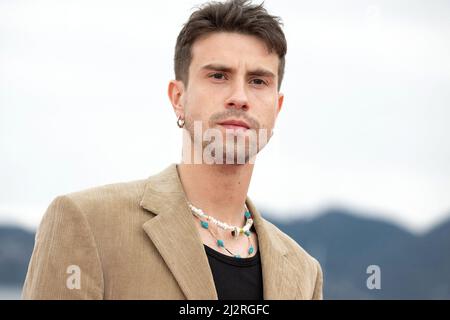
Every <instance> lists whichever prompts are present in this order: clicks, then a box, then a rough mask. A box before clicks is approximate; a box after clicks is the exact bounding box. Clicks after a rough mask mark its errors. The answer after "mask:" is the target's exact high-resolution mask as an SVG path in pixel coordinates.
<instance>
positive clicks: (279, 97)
mask: <svg viewBox="0 0 450 320" xmlns="http://www.w3.org/2000/svg"><path fill="white" fill-rule="evenodd" d="M283 101H284V94H283V93H279V94H278V104H277V115H276V116H277V117H278V114H279V113H280V111H281V108H282V107H283Z"/></svg>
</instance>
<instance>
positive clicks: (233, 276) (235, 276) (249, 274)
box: [204, 244, 264, 300]
mask: <svg viewBox="0 0 450 320" xmlns="http://www.w3.org/2000/svg"><path fill="white" fill-rule="evenodd" d="M204 247H205V251H206V255H207V257H208V260H209V265H210V266H211V271H212V274H213V278H214V283H215V285H216V290H217V296H218V298H219V300H263V299H264V298H263V297H264V296H263V280H262V271H261V257H260V254H259V250H257V251H256V254H255V255H254V256H253V257H250V258H235V257H231V256H227V255H225V254H222V253H220V252H218V251H216V250H214V249H212V248H210V247H208V246H207V245H205V244H204Z"/></svg>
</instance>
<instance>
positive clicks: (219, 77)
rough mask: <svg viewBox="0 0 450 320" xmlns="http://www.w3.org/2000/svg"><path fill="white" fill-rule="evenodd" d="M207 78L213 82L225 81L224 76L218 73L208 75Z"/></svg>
mask: <svg viewBox="0 0 450 320" xmlns="http://www.w3.org/2000/svg"><path fill="white" fill-rule="evenodd" d="M208 77H209V78H213V79H215V80H226V77H225V74H223V73H220V72H216V73H213V74H210V75H209V76H208Z"/></svg>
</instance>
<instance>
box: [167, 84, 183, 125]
mask: <svg viewBox="0 0 450 320" xmlns="http://www.w3.org/2000/svg"><path fill="white" fill-rule="evenodd" d="M167 93H168V95H169V100H170V103H172V107H173V111H174V112H175V114H176V116H177V118H179V117H180V116H181V117H182V118H184V105H183V99H182V98H183V94H184V84H183V82H182V81H179V80H172V81H170V82H169V88H168V90H167Z"/></svg>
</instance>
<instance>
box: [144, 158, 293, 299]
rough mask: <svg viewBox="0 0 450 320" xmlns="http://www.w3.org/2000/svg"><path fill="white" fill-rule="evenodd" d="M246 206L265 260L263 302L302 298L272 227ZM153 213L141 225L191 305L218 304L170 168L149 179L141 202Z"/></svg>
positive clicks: (174, 170) (199, 243)
mask: <svg viewBox="0 0 450 320" xmlns="http://www.w3.org/2000/svg"><path fill="white" fill-rule="evenodd" d="M246 204H247V206H248V208H249V210H250V212H251V213H252V215H253V220H254V227H255V230H256V233H257V235H258V243H259V248H258V250H260V255H261V267H262V277H263V290H264V299H266V300H267V299H295V298H299V294H300V295H301V292H299V289H300V288H299V287H298V285H297V284H298V279H293V278H291V277H292V276H293V275H294V274H295V273H297V274H298V272H296V270H295V267H294V266H293V265H292V264H291V263H290V262H289V261H288V260H287V248H286V246H285V245H284V243H283V241H282V240H281V238H280V237H279V236H278V235H277V234H276V233H275V232H274V227H273V225H271V224H270V223H268V222H267V221H265V219H263V218H262V217H261V215H260V214H259V212H258V211H257V210H256V208H255V206H254V205H253V203H252V202H251V200H250V199H249V198H248V197H247V199H246ZM140 205H141V207H142V208H144V209H146V210H148V211H150V212H152V213H153V214H155V216H154V217H152V218H150V219H149V220H148V221H147V222H145V223H144V224H143V228H144V230H145V232H146V234H147V235H148V236H149V238H150V239H151V240H152V241H153V243H154V244H155V246H156V248H157V250H158V251H159V253H160V254H161V256H162V258H163V259H164V261H165V262H166V264H167V266H168V267H169V269H170V270H171V272H172V273H173V275H174V277H175V279H176V281H177V282H178V284H179V286H180V288H181V290H182V291H183V293H184V294H185V296H186V298H187V299H188V300H217V299H218V296H217V292H216V288H215V285H214V278H213V275H212V272H211V269H210V266H209V262H208V258H207V256H206V253H205V250H204V247H203V243H202V240H201V238H200V235H199V234H198V230H197V228H196V226H195V220H194V219H192V213H191V212H190V209H189V207H188V205H187V199H186V196H185V193H184V190H183V186H182V184H181V180H180V178H179V175H178V169H177V164H171V165H170V166H169V167H167V168H166V169H165V170H163V171H162V172H160V173H159V174H157V175H155V176H151V177H150V178H149V179H148V182H147V184H146V187H145V191H144V194H143V197H142V200H141V202H140Z"/></svg>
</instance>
